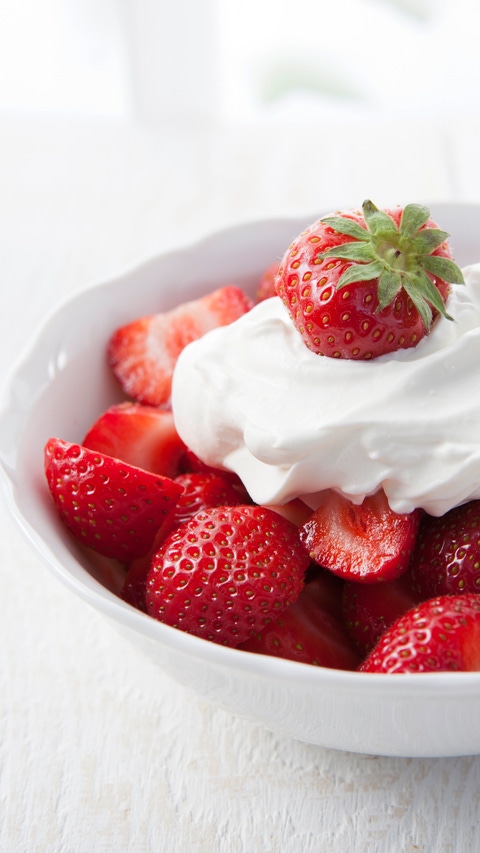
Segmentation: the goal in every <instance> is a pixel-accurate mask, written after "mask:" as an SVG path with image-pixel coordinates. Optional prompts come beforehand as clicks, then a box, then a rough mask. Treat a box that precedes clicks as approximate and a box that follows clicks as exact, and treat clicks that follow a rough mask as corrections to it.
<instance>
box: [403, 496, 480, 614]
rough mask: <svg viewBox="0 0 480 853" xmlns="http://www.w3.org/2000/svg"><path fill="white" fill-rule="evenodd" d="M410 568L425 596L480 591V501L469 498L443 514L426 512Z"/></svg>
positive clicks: (416, 588) (419, 589)
mask: <svg viewBox="0 0 480 853" xmlns="http://www.w3.org/2000/svg"><path fill="white" fill-rule="evenodd" d="M410 572H411V577H412V583H413V586H414V589H415V590H416V592H417V593H418V594H419V595H420V596H422V597H423V598H433V596H435V595H456V594H458V593H465V592H477V593H480V501H469V503H466V504H464V505H463V506H459V507H455V509H451V510H450V511H449V512H447V513H445V515H443V516H441V517H439V518H434V517H433V516H430V515H424V517H423V519H422V522H421V524H420V529H419V532H418V537H417V542H416V545H415V550H414V552H413V557H412V560H411V563H410Z"/></svg>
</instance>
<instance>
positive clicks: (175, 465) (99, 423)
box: [82, 402, 186, 479]
mask: <svg viewBox="0 0 480 853" xmlns="http://www.w3.org/2000/svg"><path fill="white" fill-rule="evenodd" d="M82 444H83V446H84V447H88V448H89V449H90V450H96V451H98V452H99V453H104V454H106V455H107V456H114V457H115V458H116V459H121V460H122V462H126V463H128V464H129V465H135V467H137V468H143V469H144V470H145V471H152V473H154V474H162V475H163V476H164V477H170V478H171V479H174V478H175V477H177V476H178V474H179V473H180V463H181V459H182V457H183V455H184V453H185V450H186V447H185V445H184V443H183V441H182V440H181V439H180V437H179V435H178V433H177V431H176V429H175V425H174V421H173V415H172V412H170V411H169V410H167V409H158V408H155V407H154V406H144V405H143V404H142V403H131V402H124V403H119V404H118V405H115V406H110V407H109V408H108V409H107V410H106V411H105V412H103V413H102V414H101V415H100V417H99V418H97V420H96V421H95V423H94V424H92V426H91V427H90V429H89V430H88V432H87V434H86V436H85V438H84V439H83V442H82Z"/></svg>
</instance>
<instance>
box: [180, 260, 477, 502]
mask: <svg viewBox="0 0 480 853" xmlns="http://www.w3.org/2000/svg"><path fill="white" fill-rule="evenodd" d="M463 272H464V276H465V281H466V284H465V286H456V287H453V288H452V293H451V295H450V297H449V300H448V310H449V312H450V314H451V315H452V316H453V317H454V321H453V322H452V321H449V320H446V319H444V318H438V319H437V320H436V322H435V325H434V327H433V329H432V331H431V332H430V334H429V335H428V336H427V337H425V338H424V339H423V340H422V341H421V342H420V343H419V344H418V345H417V346H416V347H412V348H411V349H406V350H401V351H399V352H396V353H393V354H390V355H386V356H382V357H380V358H377V359H375V360H373V361H369V362H359V361H347V360H341V359H332V358H327V357H322V356H318V355H315V354H314V353H312V352H311V351H310V350H309V349H308V348H307V347H306V346H305V344H304V343H303V341H302V339H301V337H300V334H299V332H298V331H297V330H296V329H295V327H294V325H293V324H292V322H291V320H290V318H289V316H288V313H287V311H286V309H285V307H284V306H283V304H282V302H281V301H280V299H278V298H277V297H274V298H271V299H268V300H266V301H264V302H261V303H260V304H258V305H257V306H255V307H254V308H253V309H252V310H251V311H250V312H249V313H248V314H245V315H244V316H243V317H241V318H240V319H239V320H237V321H236V322H234V323H233V324H231V325H230V326H225V327H222V328H219V329H214V330H213V331H211V332H208V333H207V334H206V335H204V337H202V338H200V339H199V340H198V341H195V342H194V343H191V344H189V346H188V347H186V349H185V350H184V351H183V353H182V354H181V356H180V358H179V360H178V363H177V366H176V369H175V373H174V381H173V393H172V404H173V412H174V417H175V422H176V425H177V429H178V432H179V434H180V436H181V438H182V439H183V441H184V442H185V443H186V444H187V445H188V446H189V447H190V448H191V449H192V450H193V451H194V452H195V453H196V454H197V455H198V456H199V457H200V458H201V459H202V460H204V462H206V463H207V464H209V465H213V466H216V467H220V468H226V469H228V470H232V471H235V472H236V473H237V474H238V475H239V476H240V478H241V479H242V481H243V482H244V484H245V486H246V488H247V489H248V491H249V493H250V495H251V496H252V498H253V500H254V501H255V502H257V503H260V504H282V503H286V502H287V501H289V500H291V499H293V498H296V497H301V498H302V499H303V500H304V501H305V502H306V503H308V504H309V506H311V507H312V508H315V507H316V506H318V504H319V503H320V501H321V498H322V495H321V493H322V491H324V490H325V489H335V490H336V491H338V492H340V493H341V494H343V495H344V496H346V497H347V498H349V499H350V500H352V501H353V502H354V503H360V502H361V501H362V500H363V498H364V497H365V496H367V495H371V494H373V493H374V492H376V491H377V490H378V489H379V488H381V487H382V488H383V489H384V491H385V493H386V495H387V498H388V501H389V504H390V506H391V507H392V509H393V510H394V511H396V512H411V511H412V510H413V509H415V508H416V507H422V508H423V509H425V510H426V511H427V512H428V513H430V514H431V515H443V513H445V512H446V511H447V510H449V509H451V508H452V507H454V506H457V505H459V504H461V503H464V502H466V501H467V500H470V499H472V498H480V264H477V265H474V266H471V267H467V268H466V269H465V270H464V271H463Z"/></svg>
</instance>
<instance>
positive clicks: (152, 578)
mask: <svg viewBox="0 0 480 853" xmlns="http://www.w3.org/2000/svg"><path fill="white" fill-rule="evenodd" d="M308 563H309V560H308V555H307V554H306V552H305V550H304V549H303V547H302V545H301V542H300V539H299V535H298V529H297V528H296V527H295V525H293V524H291V523H290V522H289V521H287V520H286V519H284V518H282V517H281V516H279V515H277V513H275V512H273V511H272V510H268V509H264V508H263V507H259V506H253V505H247V506H245V505H242V506H236V507H215V508H212V509H209V510H205V511H203V512H199V513H197V514H196V515H195V516H194V517H193V518H191V519H190V521H187V522H185V523H184V524H182V525H181V527H178V528H177V529H176V530H174V531H173V533H171V534H170V536H169V537H168V538H167V539H166V540H165V542H164V543H163V545H162V546H161V547H160V549H159V551H158V552H157V554H156V555H155V557H154V559H153V562H152V567H151V569H150V573H149V575H148V580H147V594H146V600H147V609H148V612H149V613H150V615H151V616H154V617H155V618H156V619H159V620H160V621H161V622H166V623H167V624H168V625H172V626H173V627H175V628H181V629H182V630H184V631H187V632H189V633H191V634H196V635H197V636H199V637H203V638H204V639H207V640H213V641H214V642H216V643H221V644H224V645H230V646H237V645H238V644H239V643H242V642H243V641H244V640H246V639H247V637H248V636H250V635H253V634H255V633H257V632H259V631H261V629H262V628H263V627H264V625H265V624H266V623H267V622H268V621H269V620H271V619H272V617H274V616H276V615H277V614H280V613H281V612H282V610H284V609H285V607H287V606H288V605H289V604H290V603H291V602H293V601H294V600H295V599H296V598H297V597H298V595H299V593H300V590H301V589H302V586H303V583H304V575H305V570H306V568H307V566H308Z"/></svg>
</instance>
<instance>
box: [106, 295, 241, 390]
mask: <svg viewBox="0 0 480 853" xmlns="http://www.w3.org/2000/svg"><path fill="white" fill-rule="evenodd" d="M252 305H253V301H252V300H251V299H250V297H248V296H247V295H246V294H245V293H244V292H243V290H240V288H238V287H234V286H233V285H231V286H227V287H221V288H219V289H218V290H215V291H213V292H212V293H209V294H208V295H207V296H202V297H200V299H196V300H194V301H192V302H184V303H182V304H181V305H179V306H178V307H177V308H174V309H173V310H172V311H168V312H165V313H163V314H153V315H151V316H149V317H142V318H140V319H138V320H134V321H133V322H132V323H128V324H127V325H126V326H122V327H121V328H119V329H117V330H116V331H115V332H114V334H113V335H112V337H111V339H110V342H109V345H108V353H107V355H108V362H109V364H110V366H111V367H112V369H113V372H114V373H115V376H116V377H117V379H118V381H119V382H120V385H121V387H122V388H123V390H124V392H125V394H127V396H128V397H132V398H133V399H134V400H137V401H138V402H141V403H147V404H150V405H152V406H166V405H168V404H169V401H170V393H171V386H172V374H173V369H174V367H175V363H176V361H177V358H178V356H179V355H180V353H181V351H182V350H183V349H184V347H186V346H187V344H189V343H190V342H191V341H193V340H195V339H196V338H200V337H201V336H202V335H204V334H205V332H208V331H209V330H210V329H214V328H216V327H217V326H226V325H228V324H229V323H232V322H233V321H234V320H237V319H238V317H241V316H242V314H245V313H246V312H247V311H249V310H250V308H251V307H252Z"/></svg>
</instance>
